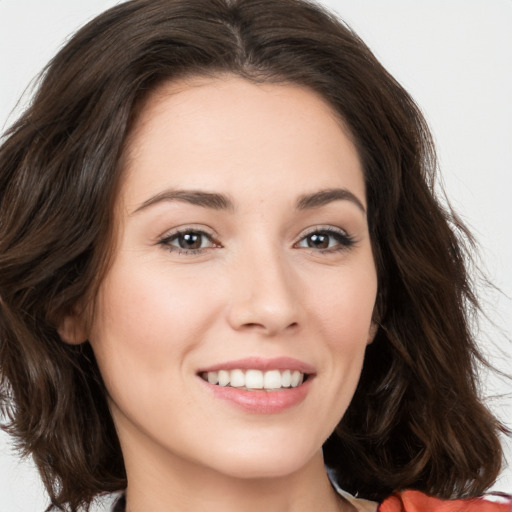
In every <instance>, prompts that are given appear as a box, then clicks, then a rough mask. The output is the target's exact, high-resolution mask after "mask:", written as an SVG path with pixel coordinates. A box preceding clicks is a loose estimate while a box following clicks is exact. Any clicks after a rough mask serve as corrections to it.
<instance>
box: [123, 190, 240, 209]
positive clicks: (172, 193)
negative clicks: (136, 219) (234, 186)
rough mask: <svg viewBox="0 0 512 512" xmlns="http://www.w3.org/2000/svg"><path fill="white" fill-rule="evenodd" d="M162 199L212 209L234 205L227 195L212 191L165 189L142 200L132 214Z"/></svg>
mask: <svg viewBox="0 0 512 512" xmlns="http://www.w3.org/2000/svg"><path fill="white" fill-rule="evenodd" d="M163 201H181V202H184V203H189V204H193V205H196V206H202V207H203V208H210V209H212V210H232V211H234V209H235V205H234V203H233V201H231V199H229V197H228V196H226V195H224V194H217V193H214V192H203V191H201V190H165V191H164V192H161V193H160V194H156V195H154V196H152V197H150V198H149V199H148V200H146V201H144V202H143V203H142V204H141V205H140V206H139V207H138V208H136V209H135V210H134V211H133V212H132V214H135V213H138V212H140V211H141V210H145V209H146V208H148V207H150V206H152V205H154V204H156V203H160V202H163Z"/></svg>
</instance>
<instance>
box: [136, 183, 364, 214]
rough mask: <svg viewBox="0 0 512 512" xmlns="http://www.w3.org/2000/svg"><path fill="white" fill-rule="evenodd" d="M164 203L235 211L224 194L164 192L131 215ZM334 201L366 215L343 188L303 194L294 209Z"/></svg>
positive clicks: (356, 201) (309, 208) (359, 202)
mask: <svg viewBox="0 0 512 512" xmlns="http://www.w3.org/2000/svg"><path fill="white" fill-rule="evenodd" d="M165 201H181V202H184V203H189V204H193V205H195V206H201V207H203V208H210V209H212V210H229V211H235V204H234V202H233V201H232V200H231V199H230V198H229V197H228V196H226V195H224V194H219V193H215V192H204V191H202V190H164V191H163V192H160V193H159V194H156V195H154V196H152V197H150V198H149V199H147V200H146V201H144V202H143V203H142V204H141V205H140V206H139V207H137V208H136V209H135V210H134V211H133V212H132V215H133V214H135V213H138V212H140V211H142V210H145V209H146V208H149V207H150V206H152V205H154V204H157V203H161V202H165ZM334 201H350V202H351V203H353V204H355V205H356V206H357V207H358V208H359V209H360V210H361V211H362V212H363V213H365V214H366V209H365V207H364V206H363V203H362V202H361V201H360V200H359V199H358V198H357V197H356V196H355V195H354V194H353V193H352V192H350V190H347V189H345V188H330V189H325V190H320V191H318V192H313V193H311V194H304V195H302V196H300V197H299V199H298V200H297V203H296V208H297V210H311V209H315V208H321V207H322V206H325V205H327V204H329V203H332V202H334Z"/></svg>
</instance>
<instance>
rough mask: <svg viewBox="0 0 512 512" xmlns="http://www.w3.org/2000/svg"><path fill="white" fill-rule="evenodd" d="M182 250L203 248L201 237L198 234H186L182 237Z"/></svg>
mask: <svg viewBox="0 0 512 512" xmlns="http://www.w3.org/2000/svg"><path fill="white" fill-rule="evenodd" d="M180 247H181V248H182V249H199V248H200V247H201V235H198V234H197V233H186V234H185V235H182V236H181V237H180Z"/></svg>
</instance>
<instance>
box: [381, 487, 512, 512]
mask: <svg viewBox="0 0 512 512" xmlns="http://www.w3.org/2000/svg"><path fill="white" fill-rule="evenodd" d="M378 512H512V500H511V498H510V496H505V495H494V496H493V495H489V496H485V497H482V498H474V499H470V500H440V499H439V498H433V497H431V496H427V495H426V494H423V493H422V492H419V491H403V492H401V493H397V494H395V495H393V496H390V497H389V498H387V499H385V500H384V501H383V502H382V503H381V505H380V506H379V508H378Z"/></svg>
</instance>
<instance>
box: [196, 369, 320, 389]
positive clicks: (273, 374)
mask: <svg viewBox="0 0 512 512" xmlns="http://www.w3.org/2000/svg"><path fill="white" fill-rule="evenodd" d="M199 376H200V377H201V378H202V379H203V380H204V381H206V382H208V383H209V384H211V385H213V386H220V387H232V388H237V389H240V390H245V391H279V390H286V389H290V388H296V387H298V386H300V385H301V384H303V383H304V382H305V381H306V380H307V379H308V377H310V374H308V373H304V372H301V371H299V370H293V369H286V370H267V371H263V370H258V369H241V368H235V369H233V370H228V369H226V370H218V371H208V372H201V373H200V374H199Z"/></svg>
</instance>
